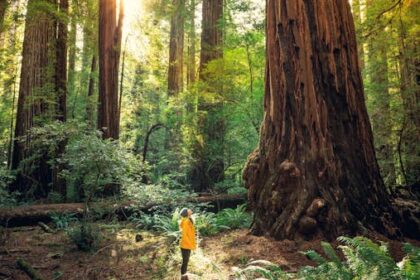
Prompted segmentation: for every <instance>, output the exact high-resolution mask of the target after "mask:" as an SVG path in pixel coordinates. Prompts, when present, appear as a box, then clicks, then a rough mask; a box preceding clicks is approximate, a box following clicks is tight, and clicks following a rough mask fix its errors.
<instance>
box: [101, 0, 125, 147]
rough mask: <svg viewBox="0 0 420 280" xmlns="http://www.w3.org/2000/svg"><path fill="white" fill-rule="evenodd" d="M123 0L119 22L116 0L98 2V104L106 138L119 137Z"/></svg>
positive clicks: (102, 128)
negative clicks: (119, 84) (119, 83)
mask: <svg viewBox="0 0 420 280" xmlns="http://www.w3.org/2000/svg"><path fill="white" fill-rule="evenodd" d="M123 3H124V1H123V0H121V1H120V13H119V17H118V23H117V5H116V0H100V2H99V104H98V128H99V129H100V130H102V132H103V137H104V138H105V139H106V138H112V139H118V138H119V120H118V68H119V61H120V52H121V36H122V24H123V18H124V5H123Z"/></svg>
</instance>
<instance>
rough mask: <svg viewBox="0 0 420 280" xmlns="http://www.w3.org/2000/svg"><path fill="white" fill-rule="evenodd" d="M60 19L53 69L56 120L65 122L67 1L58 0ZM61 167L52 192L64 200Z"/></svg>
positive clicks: (60, 146)
mask: <svg viewBox="0 0 420 280" xmlns="http://www.w3.org/2000/svg"><path fill="white" fill-rule="evenodd" d="M59 13H60V18H59V19H58V23H57V39H56V42H57V43H56V69H55V78H56V79H55V86H56V88H55V91H56V94H57V109H56V119H57V120H59V121H61V122H65V121H66V120H67V39H68V38H67V37H68V31H67V25H68V19H69V18H68V15H69V2H68V0H60V4H59ZM65 147H66V141H62V142H61V143H58V151H57V157H60V156H61V155H62V154H63V153H64V150H65ZM61 170H63V166H62V165H61V164H59V165H58V166H56V167H55V168H54V169H53V190H54V191H56V192H58V193H59V194H61V196H62V198H63V199H64V200H65V199H66V196H67V187H66V182H65V181H64V180H63V179H61V178H60V177H59V173H60V172H61Z"/></svg>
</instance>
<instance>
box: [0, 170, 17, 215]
mask: <svg viewBox="0 0 420 280" xmlns="http://www.w3.org/2000/svg"><path fill="white" fill-rule="evenodd" d="M14 178H15V177H14V174H13V173H12V172H11V171H10V170H8V169H7V167H6V166H5V165H0V207H9V206H14V205H16V204H17V203H18V202H17V199H16V196H17V195H19V194H18V193H13V194H11V193H9V192H8V190H7V188H8V186H9V184H10V183H12V182H13V180H14Z"/></svg>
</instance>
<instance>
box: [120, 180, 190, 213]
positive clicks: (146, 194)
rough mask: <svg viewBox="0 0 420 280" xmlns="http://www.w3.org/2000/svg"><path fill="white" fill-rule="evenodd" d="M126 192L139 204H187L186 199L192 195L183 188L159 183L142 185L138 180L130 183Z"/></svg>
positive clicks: (175, 205)
mask: <svg viewBox="0 0 420 280" xmlns="http://www.w3.org/2000/svg"><path fill="white" fill-rule="evenodd" d="M124 194H125V195H126V196H127V197H128V199H129V200H131V201H135V203H136V204H138V205H142V206H144V205H147V204H160V205H166V206H172V207H177V206H180V205H181V204H185V201H186V199H187V198H188V197H191V196H192V194H190V193H189V192H187V191H185V190H183V189H169V188H167V187H164V186H162V185H159V184H157V185H151V184H149V185H140V184H139V183H138V182H137V183H133V184H131V185H128V186H127V187H126V188H125V190H124Z"/></svg>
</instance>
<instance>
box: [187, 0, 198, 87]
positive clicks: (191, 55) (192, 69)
mask: <svg viewBox="0 0 420 280" xmlns="http://www.w3.org/2000/svg"><path fill="white" fill-rule="evenodd" d="M195 7H196V3H195V0H190V4H189V18H190V22H189V23H190V26H189V32H188V63H187V85H188V86H189V85H191V84H193V83H194V82H195V80H196V78H195V76H196V62H195V54H196V50H195V49H196V48H195V46H196V42H195V41H196V35H195Z"/></svg>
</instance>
